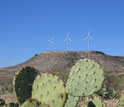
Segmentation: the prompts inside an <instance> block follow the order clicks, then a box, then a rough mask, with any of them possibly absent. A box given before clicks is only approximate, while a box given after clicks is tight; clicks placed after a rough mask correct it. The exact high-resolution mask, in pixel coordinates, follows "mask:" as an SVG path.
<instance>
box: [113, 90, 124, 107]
mask: <svg viewBox="0 0 124 107" xmlns="http://www.w3.org/2000/svg"><path fill="white" fill-rule="evenodd" d="M114 107H124V92H122V95H121V98H120V99H119V100H118V101H117V102H116V103H115V104H114Z"/></svg>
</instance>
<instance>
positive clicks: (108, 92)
mask: <svg viewBox="0 0 124 107" xmlns="http://www.w3.org/2000/svg"><path fill="white" fill-rule="evenodd" d="M98 95H99V96H101V97H102V98H104V99H112V98H115V97H116V91H115V90H114V89H113V88H102V89H101V90H100V91H99V92H98Z"/></svg>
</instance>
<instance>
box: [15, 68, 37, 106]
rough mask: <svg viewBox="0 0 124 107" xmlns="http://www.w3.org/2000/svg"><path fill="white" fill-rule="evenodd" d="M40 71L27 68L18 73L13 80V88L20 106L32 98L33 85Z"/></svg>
mask: <svg viewBox="0 0 124 107" xmlns="http://www.w3.org/2000/svg"><path fill="white" fill-rule="evenodd" d="M37 75H38V71H37V70H35V69H34V68H33V67H25V68H22V69H21V70H20V71H18V72H17V73H16V75H15V77H14V80H13V87H14V91H15V94H16V97H17V100H18V102H19V104H23V103H24V102H25V100H26V99H28V98H31V92H32V83H33V81H34V79H35V78H36V76H37Z"/></svg>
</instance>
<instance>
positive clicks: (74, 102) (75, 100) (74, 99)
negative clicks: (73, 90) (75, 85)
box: [64, 95, 79, 107]
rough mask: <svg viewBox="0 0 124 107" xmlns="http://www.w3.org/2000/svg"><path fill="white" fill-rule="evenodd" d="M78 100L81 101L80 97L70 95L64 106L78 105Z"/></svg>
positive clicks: (72, 106) (73, 106) (74, 106)
mask: <svg viewBox="0 0 124 107" xmlns="http://www.w3.org/2000/svg"><path fill="white" fill-rule="evenodd" d="M78 101H79V97H74V96H71V95H68V98H67V101H66V103H65V106H64V107H76V105H77V103H78Z"/></svg>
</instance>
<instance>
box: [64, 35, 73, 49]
mask: <svg viewBox="0 0 124 107" xmlns="http://www.w3.org/2000/svg"><path fill="white" fill-rule="evenodd" d="M64 41H67V50H68V51H69V41H72V40H71V39H70V38H69V36H68V33H67V37H66V39H65V40H64Z"/></svg>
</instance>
